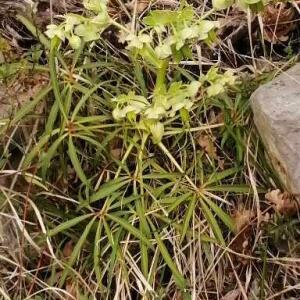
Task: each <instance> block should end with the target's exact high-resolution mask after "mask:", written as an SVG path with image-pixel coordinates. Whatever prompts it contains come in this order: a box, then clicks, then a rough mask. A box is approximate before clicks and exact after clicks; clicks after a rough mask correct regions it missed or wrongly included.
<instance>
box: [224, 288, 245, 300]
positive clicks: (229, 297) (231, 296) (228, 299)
mask: <svg viewBox="0 0 300 300" xmlns="http://www.w3.org/2000/svg"><path fill="white" fill-rule="evenodd" d="M240 294H241V292H240V290H239V289H235V290H232V291H230V292H228V293H227V294H226V295H225V296H224V297H222V298H221V300H236V299H237V298H238V297H239V295H240Z"/></svg>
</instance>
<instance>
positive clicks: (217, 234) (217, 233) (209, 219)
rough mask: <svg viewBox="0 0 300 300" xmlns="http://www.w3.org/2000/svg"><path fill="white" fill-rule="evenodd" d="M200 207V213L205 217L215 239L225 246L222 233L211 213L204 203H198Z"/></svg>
mask: <svg viewBox="0 0 300 300" xmlns="http://www.w3.org/2000/svg"><path fill="white" fill-rule="evenodd" d="M200 203H201V206H202V211H203V214H204V215H205V218H206V220H207V222H208V223H209V225H210V227H211V229H212V231H213V233H214V235H215V237H216V239H217V240H218V241H219V242H220V243H221V244H222V245H225V241H224V238H223V234H222V231H221V229H220V227H219V225H218V222H217V220H216V219H215V217H214V216H213V214H212V212H211V211H210V209H209V208H208V206H207V205H206V204H205V202H204V201H200Z"/></svg>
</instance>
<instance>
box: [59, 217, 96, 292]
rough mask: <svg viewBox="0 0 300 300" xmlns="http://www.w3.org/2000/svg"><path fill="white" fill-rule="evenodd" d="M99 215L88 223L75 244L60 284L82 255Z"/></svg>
mask: <svg viewBox="0 0 300 300" xmlns="http://www.w3.org/2000/svg"><path fill="white" fill-rule="evenodd" d="M96 218H97V216H95V217H94V218H93V219H92V220H91V221H90V222H89V223H88V225H87V226H86V227H85V229H84V231H83V233H82V235H81V237H80V239H79V240H78V242H77V244H76V245H75V247H74V249H73V251H72V254H71V257H70V259H69V261H68V263H67V265H66V268H65V269H64V271H63V273H62V275H61V278H60V281H59V286H60V287H62V286H63V285H64V283H65V280H66V278H67V276H68V274H69V272H70V271H71V270H72V267H73V265H74V263H75V261H76V259H78V257H79V255H80V251H81V249H82V247H83V245H84V243H85V241H86V239H87V236H88V234H89V232H90V230H91V228H92V226H93V224H94V222H95V220H96Z"/></svg>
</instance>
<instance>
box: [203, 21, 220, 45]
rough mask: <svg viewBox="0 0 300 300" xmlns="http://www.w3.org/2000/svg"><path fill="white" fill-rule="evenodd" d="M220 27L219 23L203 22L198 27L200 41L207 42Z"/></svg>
mask: <svg viewBox="0 0 300 300" xmlns="http://www.w3.org/2000/svg"><path fill="white" fill-rule="evenodd" d="M218 27H219V22H218V21H208V20H202V21H200V23H199V25H198V31H199V35H198V38H199V40H206V39H207V38H208V37H209V33H210V32H211V31H212V30H214V29H216V28H218Z"/></svg>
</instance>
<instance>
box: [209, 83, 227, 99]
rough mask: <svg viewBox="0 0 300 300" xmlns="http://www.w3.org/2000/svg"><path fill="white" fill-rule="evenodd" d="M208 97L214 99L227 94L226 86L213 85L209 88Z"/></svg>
mask: <svg viewBox="0 0 300 300" xmlns="http://www.w3.org/2000/svg"><path fill="white" fill-rule="evenodd" d="M206 91H207V96H208V97H213V96H217V95H219V94H221V93H224V92H225V89H224V85H222V84H220V83H213V84H211V85H210V86H209V87H208V88H207V90H206Z"/></svg>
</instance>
